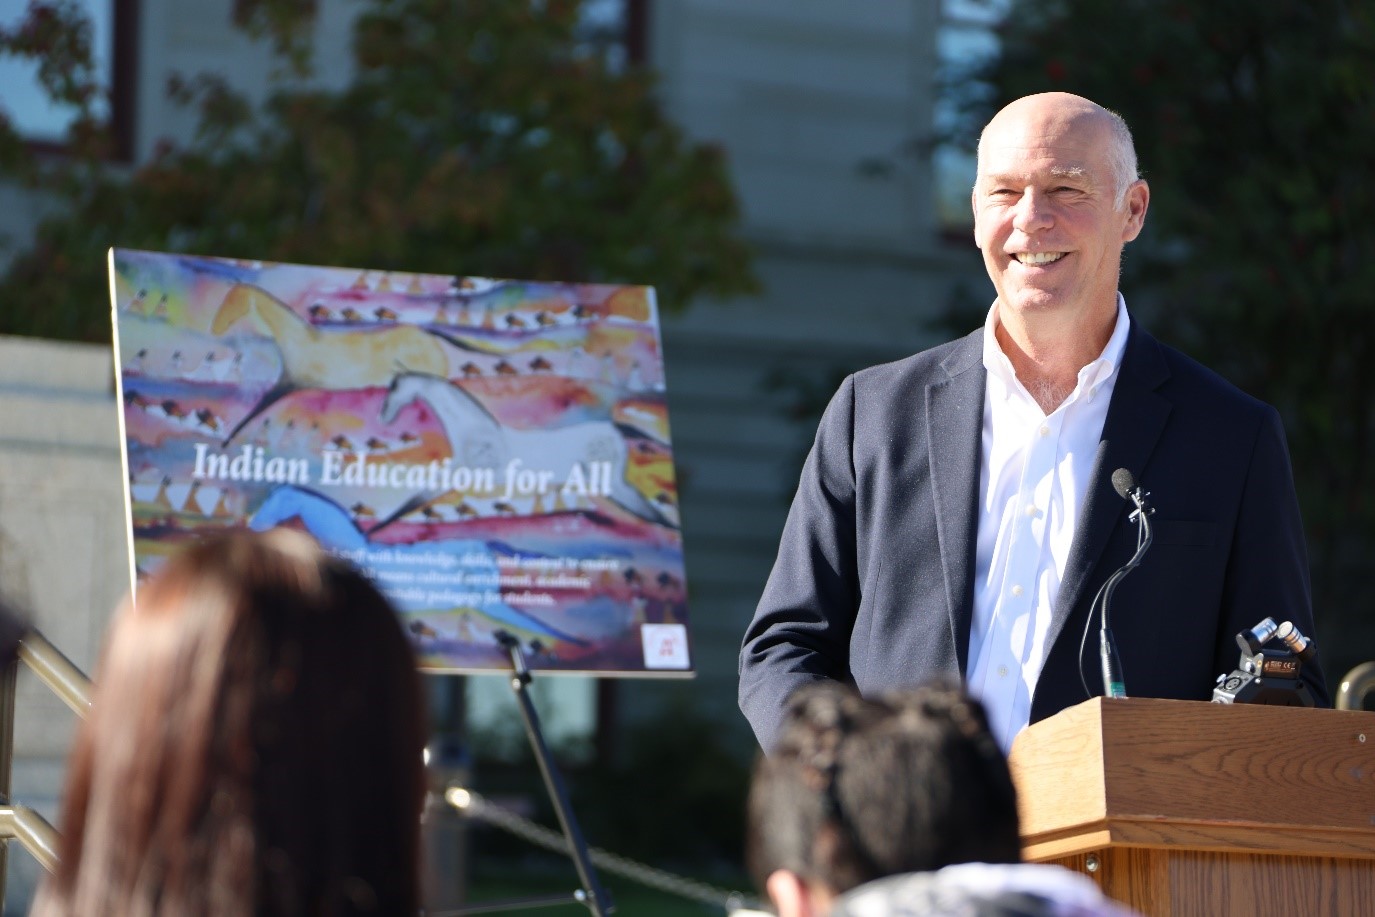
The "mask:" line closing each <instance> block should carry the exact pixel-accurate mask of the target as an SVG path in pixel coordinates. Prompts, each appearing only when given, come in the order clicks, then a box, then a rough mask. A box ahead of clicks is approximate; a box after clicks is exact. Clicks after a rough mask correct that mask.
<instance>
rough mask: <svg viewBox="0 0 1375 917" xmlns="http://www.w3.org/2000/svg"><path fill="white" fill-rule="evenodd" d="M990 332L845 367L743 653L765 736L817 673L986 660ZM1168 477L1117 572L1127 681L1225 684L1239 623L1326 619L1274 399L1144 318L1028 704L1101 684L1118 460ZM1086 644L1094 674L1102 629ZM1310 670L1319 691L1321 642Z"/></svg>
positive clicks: (1303, 626)
mask: <svg viewBox="0 0 1375 917" xmlns="http://www.w3.org/2000/svg"><path fill="white" fill-rule="evenodd" d="M982 335H983V331H982V329H980V330H979V331H976V332H974V333H973V334H971V335H969V336H967V337H965V338H961V339H960V340H957V341H952V342H950V343H948V344H944V345H942V346H939V347H936V348H933V349H931V350H927V351H924V352H922V353H919V354H916V355H914V356H911V357H908V358H906V359H904V360H900V361H898V362H895V363H888V364H885V365H882V366H875V367H871V368H869V369H865V370H862V371H860V372H858V373H855V374H854V375H853V376H850V377H849V378H848V379H846V380H845V382H844V383H843V384H842V385H841V387H840V390H839V391H838V392H837V393H836V395H835V396H834V398H832V400H831V403H830V406H829V407H827V409H826V413H825V414H824V416H823V417H822V420H821V423H820V427H819V428H818V430H817V434H816V441H815V443H814V444H813V446H812V451H811V454H810V455H809V456H808V457H807V461H806V463H805V465H804V466H803V469H802V477H801V481H800V483H799V484H798V489H797V495H796V496H795V497H794V499H793V504H792V509H791V511H790V512H789V514H788V519H787V523H786V524H785V526H784V529H783V535H782V539H781V542H780V544H779V548H778V559H777V561H776V562H775V564H774V567H773V572H772V573H771V574H770V576H769V580H768V583H767V585H766V586H765V588H764V593H763V597H762V598H761V599H760V602H759V606H758V609H757V610H756V612H755V616H754V619H753V620H752V621H751V622H750V625H749V628H748V630H747V631H746V632H745V639H744V645H743V646H742V648H741V652H740V708H741V710H742V711H743V712H744V714H745V717H746V718H747V719H748V720H749V722H750V725H751V726H752V727H753V728H754V732H755V736H756V737H757V738H758V739H759V741H760V744H761V745H762V746H763V747H764V748H766V749H768V748H771V747H772V745H773V740H774V736H775V733H776V731H777V727H778V724H779V719H780V717H781V714H782V710H783V701H784V699H785V698H786V697H787V696H788V694H790V693H791V692H792V691H793V690H794V689H795V688H797V687H798V686H799V685H801V684H803V683H806V682H809V681H814V680H817V679H837V680H841V681H848V682H852V683H853V684H855V685H857V686H858V687H859V689H860V690H861V691H862V692H864V693H866V694H869V693H875V692H879V691H882V690H885V689H888V688H893V687H900V686H905V685H915V684H921V683H923V682H926V681H929V680H931V679H933V678H938V677H944V678H950V679H955V678H963V677H964V676H965V675H966V673H967V671H968V667H969V661H970V660H969V629H970V621H971V620H972V617H973V595H974V550H975V538H976V534H977V528H978V502H979V493H978V490H979V466H980V461H981V448H980V440H981V432H982V429H983V402H984V385H985V378H986V374H985V371H984V368H983V361H982V354H983V337H982ZM1117 468H1126V469H1128V470H1129V471H1131V472H1132V473H1133V474H1135V475H1136V477H1137V479H1138V480H1139V481H1140V482H1141V485H1142V486H1143V487H1144V488H1145V489H1146V490H1148V491H1150V493H1151V503H1152V505H1153V506H1155V508H1156V513H1155V515H1154V516H1152V518H1151V521H1152V523H1153V526H1152V528H1153V531H1154V535H1155V539H1154V543H1153V545H1152V547H1151V549H1150V551H1149V552H1148V553H1147V554H1146V557H1145V559H1144V560H1143V561H1142V563H1141V566H1140V567H1139V568H1138V569H1137V570H1136V571H1135V572H1133V573H1132V574H1131V576H1130V577H1128V578H1127V579H1126V580H1124V581H1123V582H1122V584H1121V586H1119V587H1118V589H1117V591H1116V593H1115V594H1114V596H1113V601H1112V612H1111V614H1112V630H1113V634H1114V635H1115V637H1116V639H1117V644H1118V648H1119V650H1120V653H1121V657H1122V669H1123V675H1124V679H1125V683H1126V688H1127V693H1128V694H1129V695H1132V696H1140V697H1164V698H1179V699H1197V700H1208V699H1209V698H1210V697H1211V696H1212V689H1213V686H1214V684H1215V682H1216V680H1217V676H1218V675H1220V674H1222V673H1224V672H1231V671H1232V670H1233V669H1235V668H1236V666H1237V660H1238V656H1239V650H1238V647H1237V644H1236V640H1235V637H1236V634H1237V633H1238V632H1239V631H1242V630H1246V629H1249V628H1251V627H1252V626H1254V625H1255V624H1256V623H1257V622H1259V621H1260V620H1262V619H1263V618H1265V617H1266V616H1267V615H1268V616H1271V617H1273V618H1274V619H1275V620H1276V621H1284V620H1289V621H1292V622H1293V623H1294V624H1295V625H1296V626H1297V627H1298V628H1299V629H1300V630H1301V631H1303V632H1304V633H1305V634H1307V635H1308V636H1310V637H1312V636H1313V618H1312V603H1311V598H1310V594H1309V579H1308V557H1307V548H1306V546H1305V543H1304V536H1303V530H1302V524H1301V520H1300V516H1299V506H1298V499H1297V496H1296V494H1295V491H1294V482H1293V474H1292V471H1291V469H1290V464H1289V452H1288V448H1287V446H1286V445H1285V439H1284V430H1283V427H1282V425H1281V423H1280V419H1279V414H1278V412H1276V411H1275V409H1274V408H1272V407H1270V406H1269V405H1266V404H1264V403H1262V402H1260V401H1257V400H1256V399H1254V398H1251V397H1250V396H1248V395H1246V394H1244V393H1242V392H1241V391H1240V390H1238V389H1237V388H1235V387H1234V386H1232V385H1231V384H1230V383H1228V382H1226V381H1225V380H1223V379H1222V378H1221V377H1220V376H1218V375H1217V374H1216V373H1213V372H1212V371H1211V370H1208V369H1206V368H1205V367H1203V366H1201V365H1199V364H1198V363H1196V362H1194V361H1193V360H1191V359H1189V358H1188V357H1186V356H1184V355H1183V354H1181V353H1179V352H1178V351H1176V350H1173V349H1171V348H1169V347H1166V346H1165V345H1163V344H1161V343H1160V342H1158V341H1156V340H1155V339H1154V338H1153V337H1151V336H1150V335H1149V334H1147V333H1146V332H1145V331H1143V330H1141V328H1140V325H1139V323H1136V322H1133V323H1132V326H1131V334H1130V336H1129V337H1128V339H1127V346H1126V350H1125V352H1124V354H1123V358H1122V365H1121V369H1120V372H1119V375H1118V379H1117V383H1116V386H1115V387H1114V390H1113V395H1112V402H1111V404H1110V406H1109V408H1108V414H1107V419H1106V420H1105V421H1104V424H1103V433H1102V436H1101V438H1100V440H1099V443H1098V452H1097V455H1096V458H1095V462H1094V469H1093V476H1092V478H1091V484H1090V486H1089V491H1088V496H1087V499H1086V501H1085V504H1084V507H1083V510H1082V513H1083V515H1082V516H1081V518H1080V520H1079V523H1078V527H1077V529H1076V530H1075V533H1074V538H1073V542H1072V544H1071V547H1070V554H1069V559H1068V561H1067V563H1066V567H1065V575H1064V580H1063V583H1062V585H1061V589H1060V594H1059V597H1058V599H1057V600H1056V603H1055V606H1054V608H1053V609H1052V611H1051V624H1050V633H1049V635H1048V641H1047V647H1048V649H1047V651H1046V660H1045V664H1044V667H1043V669H1042V671H1041V676H1040V679H1039V681H1038V682H1037V684H1036V687H1035V690H1034V692H1033V695H1032V703H1031V721H1032V722H1036V721H1037V720H1040V719H1044V718H1045V717H1047V716H1050V715H1051V714H1054V713H1056V712H1058V711H1060V710H1062V709H1064V708H1066V707H1069V706H1072V705H1074V704H1076V703H1079V702H1080V701H1083V700H1085V699H1086V698H1087V695H1086V694H1085V692H1084V689H1083V686H1082V684H1081V681H1080V675H1079V671H1080V668H1079V660H1078V658H1077V657H1078V655H1079V645H1080V638H1081V636H1082V633H1083V630H1084V626H1085V622H1086V620H1087V616H1088V609H1089V605H1090V603H1091V602H1092V600H1093V596H1094V593H1095V592H1097V590H1098V587H1099V586H1100V585H1102V583H1103V581H1104V580H1105V579H1106V578H1107V577H1108V576H1109V575H1110V574H1111V573H1112V571H1113V570H1115V569H1116V568H1117V567H1119V566H1121V565H1122V564H1123V563H1125V562H1126V561H1127V559H1128V558H1130V557H1131V555H1132V554H1133V552H1134V551H1135V548H1136V526H1135V524H1134V523H1131V522H1130V521H1129V520H1128V518H1127V517H1128V514H1129V511H1130V509H1131V507H1130V505H1129V504H1128V503H1127V502H1126V501H1124V500H1123V499H1122V498H1121V497H1119V496H1118V495H1117V493H1116V491H1115V490H1114V489H1113V486H1112V481H1111V475H1112V472H1113V471H1114V470H1115V469H1117ZM1097 626H1098V623H1097V621H1096V620H1095V621H1094V624H1093V627H1094V629H1095V633H1094V634H1093V635H1091V636H1090V638H1089V640H1088V645H1087V647H1086V648H1085V652H1084V659H1083V667H1084V672H1085V678H1086V680H1087V682H1088V685H1089V688H1090V689H1091V690H1093V691H1094V693H1099V691H1098V687H1099V685H1100V682H1101V679H1100V677H1099V675H1098V671H1099V670H1098V655H1097V643H1098V640H1097V634H1096V629H1097ZM1303 675H1304V678H1305V679H1306V680H1307V681H1308V683H1309V685H1310V687H1311V689H1312V690H1313V692H1314V695H1315V697H1316V698H1317V699H1318V701H1319V703H1321V704H1324V705H1326V704H1328V703H1329V700H1328V694H1327V688H1326V685H1325V683H1324V681H1323V676H1322V672H1321V670H1320V668H1319V666H1318V665H1317V664H1316V661H1315V662H1313V663H1309V664H1306V665H1305V666H1304V669H1303Z"/></svg>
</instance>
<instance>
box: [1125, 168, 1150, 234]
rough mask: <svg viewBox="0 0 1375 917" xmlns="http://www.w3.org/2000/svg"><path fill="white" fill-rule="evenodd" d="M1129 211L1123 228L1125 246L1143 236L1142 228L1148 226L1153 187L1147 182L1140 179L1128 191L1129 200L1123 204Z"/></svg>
mask: <svg viewBox="0 0 1375 917" xmlns="http://www.w3.org/2000/svg"><path fill="white" fill-rule="evenodd" d="M1123 203H1124V204H1125V206H1126V210H1127V223H1126V225H1125V226H1123V227H1122V243H1123V244H1124V245H1125V244H1126V243H1128V242H1131V241H1132V240H1133V239H1135V238H1136V237H1137V236H1139V235H1141V227H1143V226H1145V225H1146V210H1147V209H1148V208H1149V207H1150V205H1151V186H1150V185H1148V184H1146V180H1145V179H1143V178H1138V179H1137V180H1136V181H1134V182H1132V184H1131V187H1129V188H1128V189H1127V199H1126V200H1125V201H1124V202H1123Z"/></svg>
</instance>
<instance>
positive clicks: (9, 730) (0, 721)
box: [0, 630, 91, 901]
mask: <svg viewBox="0 0 1375 917" xmlns="http://www.w3.org/2000/svg"><path fill="white" fill-rule="evenodd" d="M18 657H19V658H18V659H16V660H13V661H11V662H10V663H9V664H8V665H6V666H5V667H4V670H3V671H2V672H0V901H3V900H4V897H5V879H6V875H7V873H8V867H9V862H8V860H9V839H10V838H13V839H15V840H17V841H19V843H21V844H23V845H24V849H25V850H27V851H28V852H29V853H30V854H31V855H32V856H33V858H34V859H35V860H37V861H38V862H39V863H40V864H41V865H42V866H43V868H44V869H46V870H48V872H52V871H53V870H54V869H55V868H56V867H57V850H58V841H59V836H58V833H57V829H56V828H54V827H53V826H52V825H51V824H50V823H49V822H48V820H47V819H46V818H44V817H43V816H42V815H40V814H38V812H36V811H35V810H33V809H31V808H29V807H28V806H20V805H14V804H13V801H12V800H11V799H10V779H11V776H12V771H13V764H14V703H15V685H16V682H17V679H18V674H19V663H20V662H22V663H24V664H25V665H27V666H28V667H29V669H31V670H32V671H33V673H34V674H35V675H37V676H38V680H39V681H41V682H43V684H45V685H47V686H48V688H49V689H50V690H51V691H52V692H53V693H54V694H56V695H57V696H58V697H59V698H61V699H62V701H63V702H64V703H65V704H66V705H67V706H68V707H71V708H72V710H74V711H75V712H76V714H77V715H78V716H80V717H83V718H84V717H85V716H86V714H87V713H88V712H89V711H90V709H91V680H90V679H89V678H87V677H86V676H85V675H84V674H83V673H82V671H81V670H80V669H78V668H77V667H76V666H75V665H74V664H73V663H72V661H71V660H70V659H68V658H67V657H66V656H64V655H62V652H61V651H60V650H59V649H58V648H57V647H55V646H53V645H52V643H50V642H49V641H48V638H47V637H44V636H43V635H42V634H40V633H39V632H38V631H36V630H30V631H29V632H28V633H26V634H25V635H24V638H23V639H22V640H20V641H19V654H18Z"/></svg>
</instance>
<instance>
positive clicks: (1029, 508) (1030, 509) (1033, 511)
mask: <svg viewBox="0 0 1375 917" xmlns="http://www.w3.org/2000/svg"><path fill="white" fill-rule="evenodd" d="M1026 514H1027V516H1028V518H1033V519H1034V518H1035V517H1036V507H1034V506H1032V505H1031V504H1030V503H1028V504H1027V507H1026Z"/></svg>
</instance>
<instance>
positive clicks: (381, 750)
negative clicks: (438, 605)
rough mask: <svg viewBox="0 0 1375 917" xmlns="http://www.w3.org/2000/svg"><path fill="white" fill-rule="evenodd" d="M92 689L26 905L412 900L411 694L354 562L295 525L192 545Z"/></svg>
mask: <svg viewBox="0 0 1375 917" xmlns="http://www.w3.org/2000/svg"><path fill="white" fill-rule="evenodd" d="M95 685H96V687H95V697H94V699H93V706H92V711H91V716H90V718H89V719H88V720H87V721H86V722H85V723H84V724H83V727H82V729H81V731H80V733H79V735H78V737H77V739H76V743H75V746H74V747H73V750H72V756H71V760H70V761H69V764H68V775H67V785H66V789H65V798H64V811H63V814H62V824H61V829H62V848H61V858H62V862H61V866H60V867H59V870H58V872H57V873H56V874H55V875H54V876H52V877H51V879H50V881H49V882H48V883H47V885H46V886H45V887H44V888H43V889H42V890H41V891H40V893H39V897H38V901H37V902H36V904H35V906H34V911H33V913H34V914H38V915H52V914H60V915H65V914H80V915H97V914H99V915H240V914H243V915H248V914H254V915H288V914H292V915H295V914H308V915H331V917H332V915H353V914H388V915H391V914H414V913H416V912H417V910H418V908H419V890H418V881H419V880H418V875H419V872H418V865H417V864H418V862H419V854H418V846H419V816H420V808H421V804H422V801H423V793H424V773H423V763H422V759H421V753H422V749H423V746H424V741H425V733H424V727H423V724H424V720H425V718H424V711H423V708H422V701H421V694H420V686H419V680H418V677H417V675H416V670H415V660H414V657H413V655H412V652H411V648H410V644H409V643H408V642H407V640H406V638H405V635H404V634H403V633H402V630H401V626H400V623H399V622H398V621H397V618H396V615H395V612H394V611H393V609H392V608H391V606H390V605H389V604H388V603H387V601H386V599H384V598H383V597H382V595H381V594H380V593H379V592H378V591H377V590H376V588H374V587H373V585H372V584H371V583H370V582H369V581H368V580H367V579H366V578H365V577H364V576H363V575H362V574H360V573H358V572H357V571H355V570H354V569H353V568H351V567H349V566H348V565H347V564H345V563H344V562H343V561H341V560H338V559H336V558H334V557H332V556H330V555H329V554H327V553H325V552H324V551H322V550H321V549H320V548H319V547H317V546H316V545H315V543H314V542H313V541H311V540H310V539H309V538H308V537H307V536H305V535H302V534H300V533H298V532H293V531H287V530H276V531H272V532H268V533H262V534H259V533H250V532H233V533H229V534H226V535H224V536H220V537H215V538H211V539H206V540H204V541H200V542H197V543H195V544H193V545H191V546H190V547H189V548H187V549H186V550H185V551H184V552H183V553H181V554H179V555H177V556H176V557H174V558H172V559H171V560H169V561H168V562H167V564H166V565H165V566H163V567H162V568H161V569H160V570H159V571H158V572H157V573H156V574H155V575H154V576H153V577H152V578H151V579H150V580H149V581H147V582H145V583H142V584H140V586H139V589H138V602H137V604H136V605H130V604H126V605H125V607H123V608H122V609H121V610H120V612H119V613H118V614H117V615H116V618H115V621H114V623H113V625H112V628H111V632H110V634H109V636H108V638H107V642H106V645H105V648H104V652H103V655H102V658H101V661H100V663H99V665H98V668H97V677H96V680H95Z"/></svg>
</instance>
